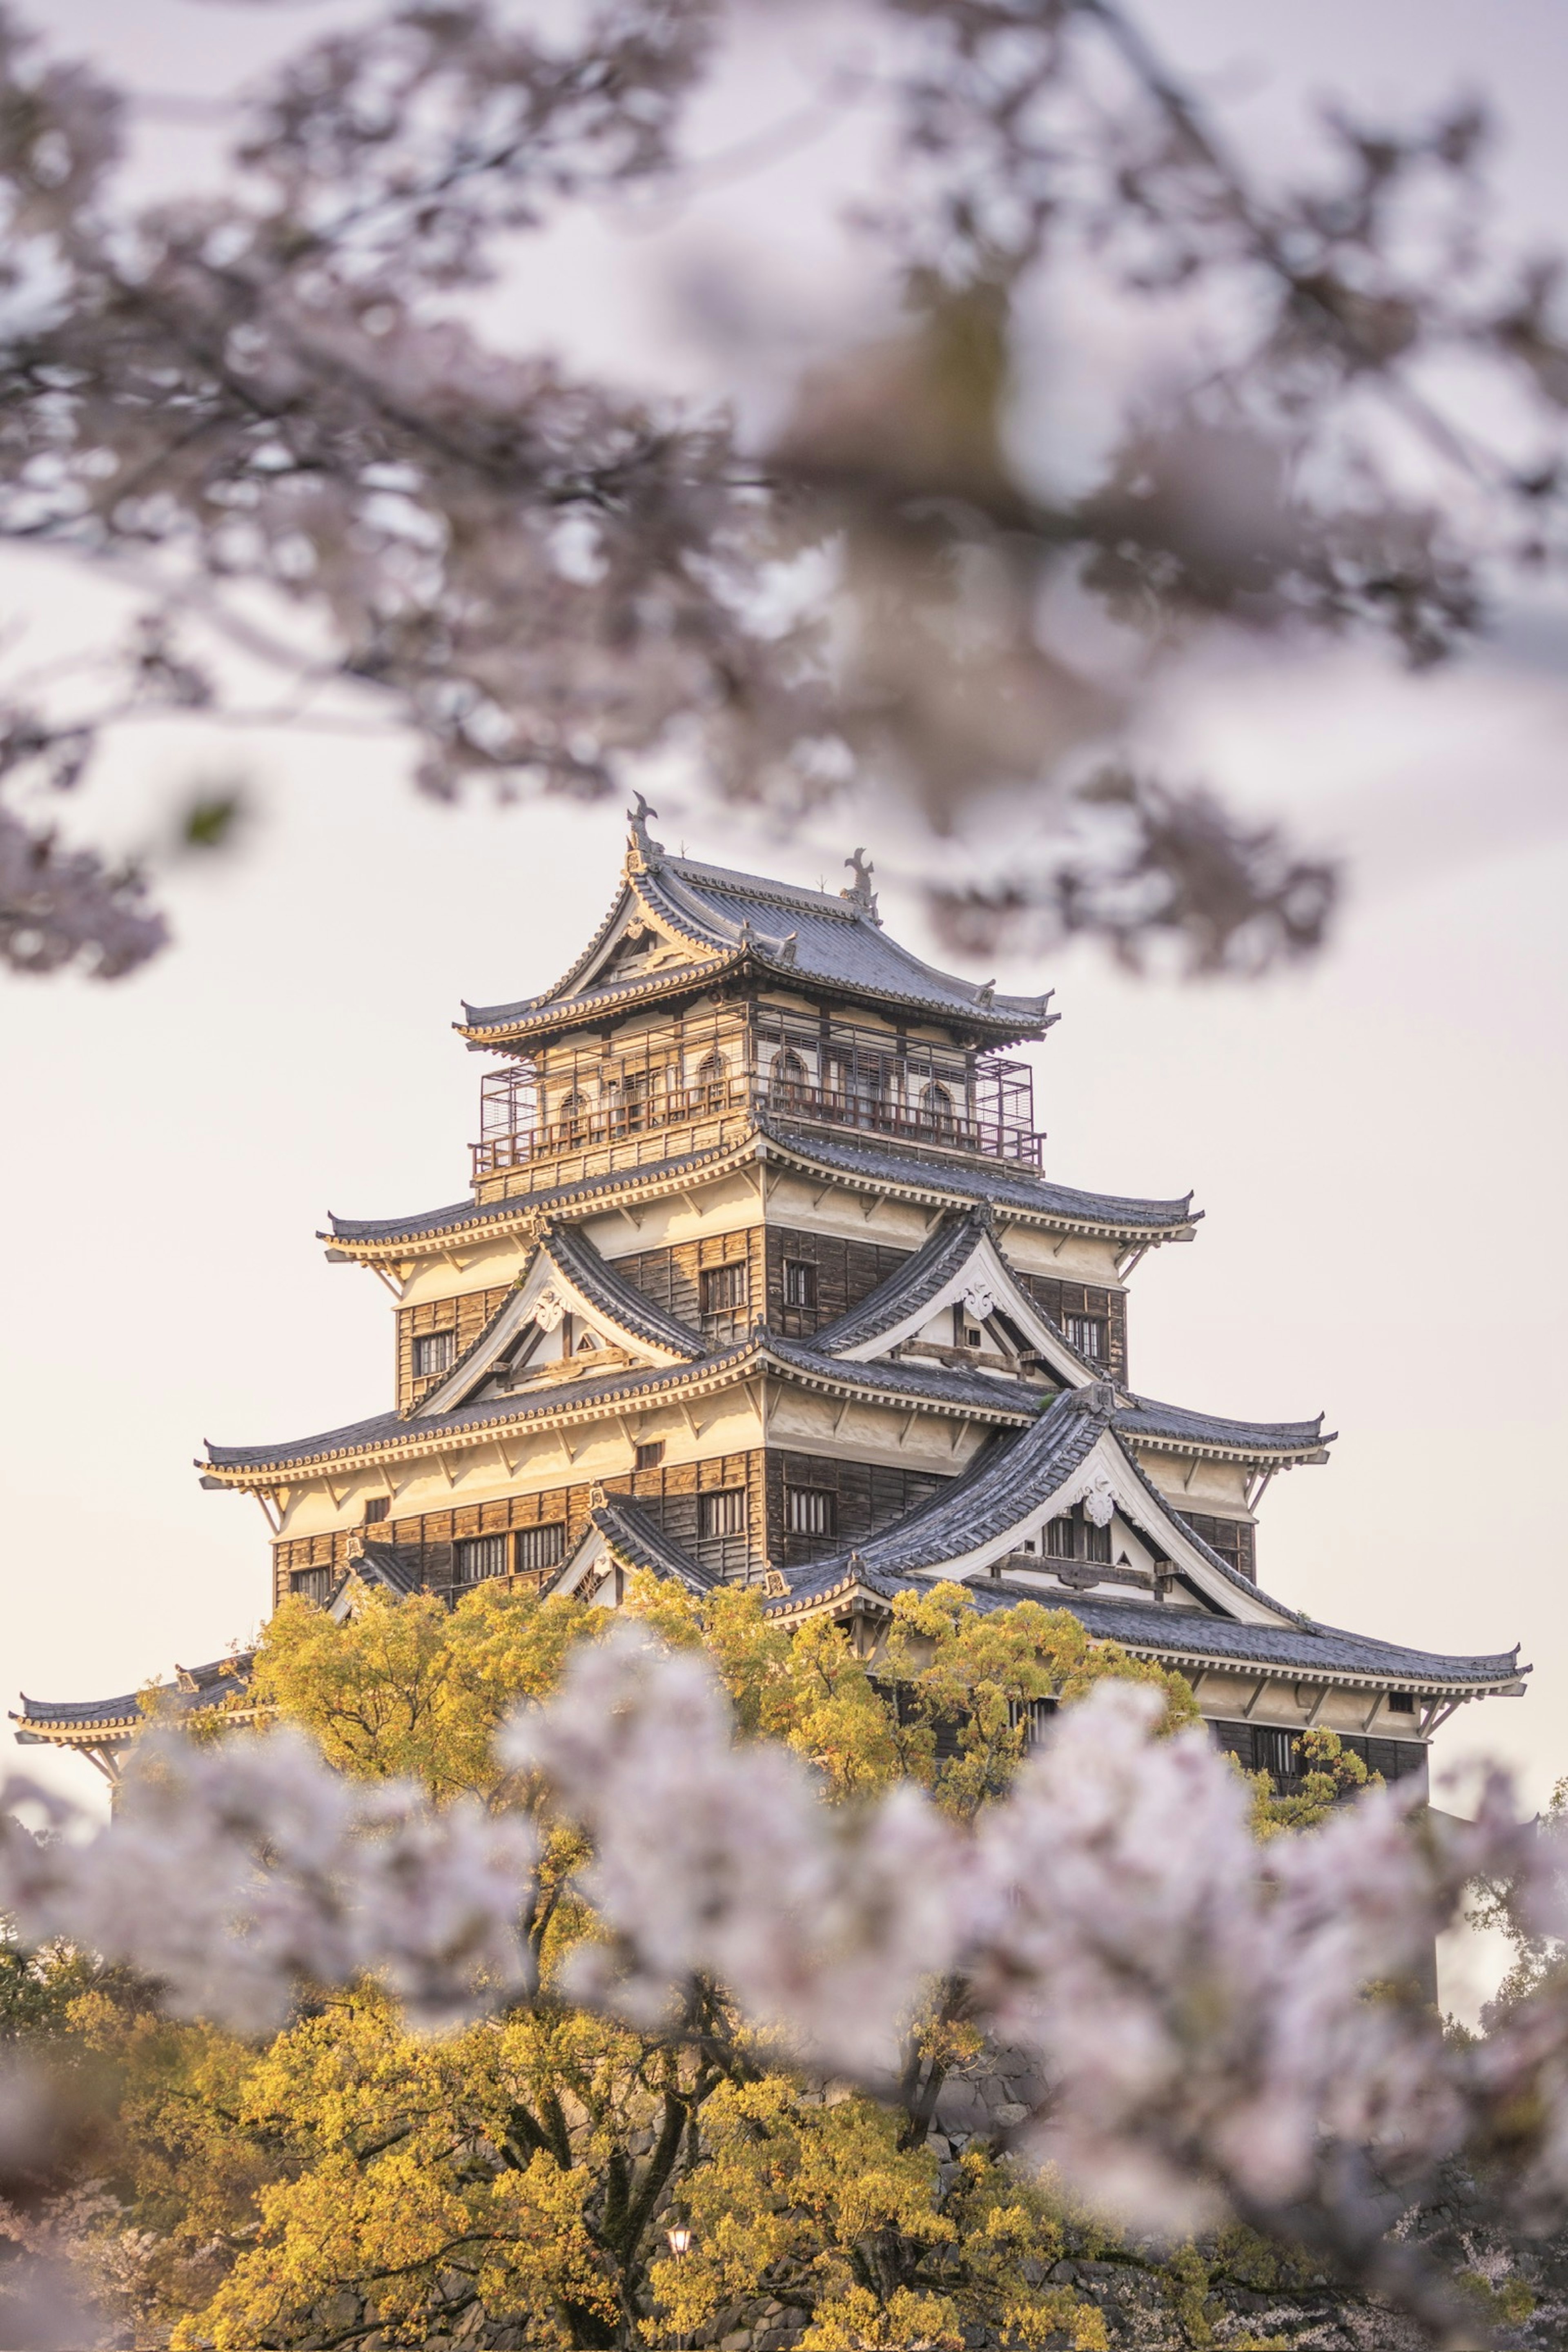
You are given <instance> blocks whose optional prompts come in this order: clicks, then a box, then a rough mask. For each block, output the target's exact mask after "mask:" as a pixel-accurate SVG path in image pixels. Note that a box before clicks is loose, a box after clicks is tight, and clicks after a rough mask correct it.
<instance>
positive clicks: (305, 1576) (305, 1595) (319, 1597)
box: [289, 1568, 332, 1609]
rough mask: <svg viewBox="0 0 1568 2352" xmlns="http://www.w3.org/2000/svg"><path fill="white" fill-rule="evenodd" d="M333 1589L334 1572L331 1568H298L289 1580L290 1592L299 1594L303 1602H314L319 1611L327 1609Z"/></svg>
mask: <svg viewBox="0 0 1568 2352" xmlns="http://www.w3.org/2000/svg"><path fill="white" fill-rule="evenodd" d="M331 1589H332V1571H331V1569H330V1568H297V1569H296V1570H294V1573H293V1575H292V1576H291V1577H290V1578H289V1591H290V1592H297V1593H298V1594H299V1595H300V1600H301V1601H314V1602H315V1604H316V1606H317V1608H318V1609H324V1608H325V1607H326V1605H327V1596H328V1595H329V1593H330V1592H331Z"/></svg>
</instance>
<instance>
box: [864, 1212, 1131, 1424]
mask: <svg viewBox="0 0 1568 2352" xmlns="http://www.w3.org/2000/svg"><path fill="white" fill-rule="evenodd" d="M960 1304H962V1305H963V1306H964V1307H965V1308H966V1311H967V1312H968V1313H969V1314H970V1315H971V1317H972V1318H973V1320H974V1321H975V1322H977V1323H978V1324H979V1325H980V1327H981V1328H982V1329H984V1328H985V1326H986V1324H987V1323H988V1322H989V1321H990V1320H991V1318H993V1317H994V1315H995V1314H996V1313H997V1312H998V1311H1000V1312H1001V1313H1002V1314H1004V1315H1005V1316H1006V1318H1007V1319H1008V1321H1009V1322H1010V1323H1011V1324H1013V1325H1014V1327H1015V1328H1016V1329H1017V1330H1018V1331H1020V1332H1021V1333H1022V1334H1023V1337H1024V1339H1025V1340H1026V1344H1027V1345H1028V1346H1029V1347H1031V1348H1034V1349H1037V1350H1038V1352H1039V1354H1040V1355H1041V1356H1042V1357H1043V1358H1044V1359H1045V1361H1046V1363H1047V1365H1048V1366H1049V1368H1050V1370H1051V1371H1052V1372H1053V1373H1054V1374H1055V1375H1056V1377H1057V1378H1058V1380H1059V1381H1061V1382H1062V1383H1063V1385H1064V1386H1065V1387H1067V1388H1075V1389H1076V1388H1085V1387H1087V1386H1088V1385H1089V1382H1090V1381H1096V1380H1103V1379H1104V1377H1105V1375H1104V1371H1103V1370H1102V1369H1100V1370H1097V1369H1096V1368H1095V1367H1094V1366H1092V1365H1089V1364H1086V1363H1084V1362H1083V1361H1082V1360H1081V1359H1080V1358H1079V1356H1078V1355H1077V1354H1076V1353H1075V1352H1074V1350H1073V1349H1071V1348H1069V1347H1068V1343H1067V1341H1066V1339H1064V1338H1063V1337H1062V1335H1061V1333H1060V1332H1059V1331H1058V1329H1057V1328H1056V1326H1055V1324H1054V1323H1052V1322H1051V1321H1050V1320H1049V1318H1047V1317H1046V1316H1044V1315H1042V1314H1041V1312H1040V1310H1039V1308H1038V1307H1037V1306H1036V1305H1035V1302H1034V1300H1033V1299H1032V1298H1031V1297H1029V1295H1028V1293H1027V1291H1026V1290H1025V1288H1024V1286H1023V1285H1022V1284H1021V1283H1020V1282H1019V1280H1018V1278H1017V1276H1016V1275H1015V1273H1014V1272H1013V1269H1012V1267H1011V1266H1010V1265H1008V1263H1007V1261H1006V1259H1005V1257H1004V1256H1003V1255H1002V1253H1001V1251H1000V1250H999V1249H998V1248H997V1246H996V1244H995V1242H994V1240H993V1239H992V1237H991V1235H990V1234H988V1233H987V1232H986V1231H985V1230H984V1227H983V1226H978V1225H977V1226H976V1227H975V1229H974V1240H973V1247H972V1248H971V1249H970V1250H968V1251H967V1252H966V1253H965V1255H964V1256H963V1260H962V1262H961V1263H960V1264H959V1265H957V1266H956V1267H955V1268H954V1269H953V1271H952V1273H951V1274H950V1275H949V1276H948V1277H947V1279H946V1281H945V1282H944V1283H943V1284H942V1286H941V1288H940V1289H939V1290H936V1291H933V1292H932V1294H931V1297H929V1298H928V1299H926V1300H924V1301H923V1302H922V1304H921V1306H919V1307H915V1308H913V1309H911V1311H910V1313H909V1314H908V1315H907V1316H905V1317H904V1318H903V1320H902V1321H901V1322H899V1323H895V1324H893V1325H891V1326H890V1327H889V1329H887V1330H886V1331H879V1332H878V1333H877V1335H876V1337H875V1338H874V1339H860V1340H857V1341H854V1342H852V1344H851V1345H850V1346H848V1347H847V1348H835V1349H834V1350H833V1352H834V1354H835V1355H836V1356H838V1357H840V1358H842V1360H844V1361H845V1362H846V1363H858V1364H868V1363H875V1362H876V1361H877V1360H879V1358H885V1357H888V1356H890V1355H891V1354H892V1352H893V1350H894V1349H895V1348H898V1347H900V1346H902V1344H903V1343H904V1341H905V1340H906V1339H931V1340H935V1341H936V1342H938V1343H939V1344H943V1343H946V1342H948V1341H951V1339H952V1309H953V1307H956V1306H959V1305H960ZM999 1339H1000V1335H998V1340H999Z"/></svg>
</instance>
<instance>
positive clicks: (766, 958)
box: [458, 802, 1056, 1201]
mask: <svg viewBox="0 0 1568 2352" xmlns="http://www.w3.org/2000/svg"><path fill="white" fill-rule="evenodd" d="M653 814H657V812H655V811H652V810H647V809H646V808H644V807H643V806H642V804H641V803H640V802H639V810H638V814H637V816H636V817H635V819H634V821H633V825H632V833H631V839H630V842H629V844H628V847H627V853H626V865H625V867H624V869H623V874H622V879H621V886H620V889H619V891H618V892H617V894H616V900H615V903H614V905H613V906H612V907H611V908H610V911H609V913H608V914H607V915H606V917H605V920H604V922H603V923H602V924H601V925H600V927H599V929H598V931H597V932H596V933H595V937H594V938H593V940H591V941H590V942H589V944H588V947H587V948H586V950H584V953H583V955H582V956H580V957H579V958H578V960H577V961H576V963H575V964H574V966H573V967H572V969H571V971H568V972H567V973H565V974H564V976H563V978H562V979H561V980H560V981H558V982H556V984H555V985H554V987H552V988H550V989H547V990H546V991H545V992H543V993H542V995H539V996H533V997H526V998H523V999H521V1000H520V1001H519V1002H518V1003H512V1004H487V1005H466V1006H465V1008H464V1011H465V1016H466V1017H465V1019H464V1020H463V1021H462V1022H461V1023H459V1024H458V1027H459V1030H460V1033H461V1034H462V1035H463V1036H464V1037H466V1038H467V1040H468V1045H469V1046H470V1048H471V1049H472V1050H474V1051H476V1052H481V1053H489V1054H494V1055H499V1056H500V1057H501V1061H500V1066H499V1067H498V1068H497V1069H496V1070H495V1071H494V1072H493V1073H492V1074H491V1075H490V1076H487V1078H486V1079H485V1081H484V1083H483V1086H482V1087H481V1091H480V1131H479V1140H478V1142H477V1143H476V1144H475V1145H474V1147H473V1180H474V1187H475V1191H476V1192H477V1194H478V1196H479V1200H480V1201H491V1200H496V1199H499V1198H503V1197H507V1196H510V1195H514V1194H519V1193H533V1192H550V1191H553V1190H555V1189H556V1188H557V1187H559V1186H560V1185H561V1184H563V1182H570V1181H581V1180H582V1179H585V1178H591V1177H594V1176H598V1175H609V1174H612V1173H614V1172H616V1171H620V1170H623V1169H630V1168H636V1167H641V1166H647V1165H650V1164H653V1163H655V1162H658V1161H660V1160H669V1159H675V1158H679V1157H681V1156H683V1155H684V1154H686V1153H689V1152H700V1151H705V1150H710V1149H711V1148H713V1147H714V1146H721V1145H722V1144H723V1143H724V1142H726V1141H727V1140H729V1139H731V1130H733V1133H734V1134H735V1135H736V1136H737V1137H738V1135H739V1134H740V1132H741V1130H742V1129H743V1128H744V1127H746V1126H747V1125H748V1124H749V1123H750V1122H751V1121H752V1119H753V1118H755V1117H756V1116H757V1115H758V1114H759V1113H761V1114H764V1115H768V1114H771V1115H772V1116H773V1117H775V1118H785V1119H787V1120H789V1121H790V1122H791V1124H793V1125H802V1124H804V1125H806V1126H810V1127H820V1128H825V1129H830V1130H842V1129H853V1130H857V1131H858V1132H860V1133H861V1134H865V1135H869V1136H875V1137H881V1138H885V1139H890V1140H892V1141H894V1142H897V1143H900V1144H902V1145H905V1146H910V1145H912V1146H914V1147H916V1148H917V1149H918V1150H921V1151H922V1152H929V1153H931V1154H933V1155H936V1156H938V1157H940V1158H942V1159H950V1160H956V1161H971V1162H973V1161H974V1160H981V1161H993V1162H994V1161H996V1160H1002V1161H1005V1162H1010V1163H1012V1164H1013V1165H1014V1166H1016V1167H1017V1168H1020V1169H1037V1168H1038V1166H1039V1163H1040V1146H1041V1141H1042V1138H1041V1136H1040V1133H1039V1131H1038V1129H1037V1128H1036V1125H1035V1109H1034V1081H1033V1074H1032V1072H1031V1070H1030V1068H1029V1066H1028V1064H1027V1063H1026V1062H1025V1061H1022V1060H1019V1059H1017V1058H1016V1057H1015V1056H1014V1055H1011V1054H1009V1052H1008V1050H1007V1049H1008V1048H1009V1047H1013V1046H1016V1045H1019V1044H1021V1043H1024V1042H1033V1041H1035V1040H1037V1039H1039V1038H1041V1037H1043V1036H1044V1035H1045V1034H1046V1031H1047V1029H1048V1028H1049V1027H1050V1025H1051V1024H1052V1022H1053V1021H1054V1020H1055V1018H1056V1015H1055V1014H1054V1013H1051V1011H1050V1010H1049V997H1048V996H1043V997H1015V996H1005V995H999V994H998V993H997V992H996V989H995V986H994V982H981V983H978V984H977V983H976V982H973V981H965V980H959V979H955V978H954V977H953V976H952V974H950V973H947V972H942V971H936V970H934V969H933V968H932V967H931V965H929V964H926V963H923V962H922V961H921V960H920V958H919V957H918V956H915V955H913V954H911V953H910V950H908V949H906V948H903V947H900V945H899V944H898V942H897V941H896V940H892V939H889V936H888V934H887V932H886V931H885V930H884V929H883V928H882V923H881V918H880V916H879V913H878V909H877V899H876V896H875V893H874V892H873V890H872V888H871V879H870V876H871V869H870V868H869V866H867V865H866V864H865V862H864V861H863V859H862V857H861V854H860V852H859V851H857V852H856V854H855V856H854V857H853V858H852V859H848V860H847V861H846V863H847V865H849V866H851V867H852V868H853V872H854V880H853V882H852V883H851V885H850V887H848V888H847V889H845V890H843V891H841V892H839V893H838V894H837V896H835V895H833V894H831V893H829V892H827V891H826V890H810V889H802V888H798V887H795V886H794V885H792V884H789V883H784V882H775V881H770V880H764V879H763V878H762V877H757V876H752V875H746V874H735V873H731V872H728V871H726V870H725V869H724V868H722V867H718V866H707V865H703V864H701V863H700V862H699V861H697V860H695V859H692V858H686V857H672V856H669V855H668V852H667V851H666V850H665V848H664V847H663V845H662V844H661V843H659V842H658V841H655V840H654V839H653V838H652V836H651V835H650V834H649V832H648V829H647V818H648V816H650V815H653Z"/></svg>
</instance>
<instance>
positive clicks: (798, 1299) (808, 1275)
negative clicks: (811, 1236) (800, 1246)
mask: <svg viewBox="0 0 1568 2352" xmlns="http://www.w3.org/2000/svg"><path fill="white" fill-rule="evenodd" d="M784 1305H785V1306H786V1307H815V1306H816V1267H815V1266H814V1265H812V1264H811V1263H810V1261H809V1260H808V1259H806V1258H804V1257H786V1258H785V1260H784Z"/></svg>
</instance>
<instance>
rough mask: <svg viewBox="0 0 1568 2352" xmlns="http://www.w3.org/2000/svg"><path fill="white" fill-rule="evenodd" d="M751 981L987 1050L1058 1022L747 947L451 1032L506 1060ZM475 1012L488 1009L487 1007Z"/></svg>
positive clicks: (1054, 1016) (1036, 1035) (1051, 1016)
mask: <svg viewBox="0 0 1568 2352" xmlns="http://www.w3.org/2000/svg"><path fill="white" fill-rule="evenodd" d="M753 978H760V979H765V980H768V981H770V982H773V983H774V984H775V985H777V986H780V987H783V988H787V989H791V990H794V991H795V992H797V993H799V994H801V995H803V996H814V995H826V996H833V997H837V998H839V999H841V1000H843V1001H845V1002H850V1001H853V1002H856V1003H868V1004H885V1005H887V1006H889V1008H891V1009H892V1010H893V1011H895V1012H900V1013H922V1014H923V1015H925V1017H926V1018H927V1019H929V1020H931V1021H937V1022H945V1023H946V1024H947V1025H948V1026H949V1027H950V1028H964V1027H970V1028H973V1030H974V1031H975V1033H976V1034H977V1035H981V1036H984V1038H985V1039H986V1040H987V1042H988V1043H990V1044H991V1045H1007V1044H1010V1043H1013V1042H1016V1041H1019V1040H1022V1039H1025V1038H1027V1039H1030V1040H1032V1041H1037V1040H1038V1039H1040V1038H1042V1037H1043V1036H1044V1035H1045V1034H1046V1032H1047V1030H1048V1029H1050V1028H1052V1027H1053V1026H1054V1025H1055V1024H1056V1023H1057V1022H1058V1020H1059V1019H1060V1018H1061V1015H1060V1014H1059V1013H1046V1014H1044V1015H1043V1016H1037V1017H1036V1018H1034V1019H1030V1018H1027V1017H1026V1016H1025V1015H1023V1014H1022V1013H1020V1012H1019V1011H1018V1010H1017V1009H1016V1008H1009V1007H1005V1006H1004V1007H994V1006H991V1005H987V1004H963V1003H961V1004H954V1003H952V1002H950V1001H949V1000H948V999H946V998H944V997H940V996H920V995H916V994H914V993H912V992H908V991H904V990H900V989H891V988H881V987H878V986H877V985H876V984H875V983H874V982H868V981H865V982H863V981H848V980H840V979H837V978H836V977H835V976H834V975H833V974H831V973H829V972H822V971H814V970H813V969H812V968H811V966H810V965H808V964H796V963H787V962H785V961H784V958H783V957H782V956H770V955H768V954H766V953H765V952H764V951H763V950H760V949H758V948H757V947H756V946H755V945H754V944H753V945H749V946H747V947H743V948H731V949H728V950H721V951H718V952H715V953H714V955H713V961H711V962H710V963H706V964H702V965H699V966H696V967H693V966H691V965H689V964H686V965H679V966H677V968H676V969H675V970H674V971H668V972H650V973H649V974H648V975H647V978H646V979H643V980H632V981H626V982H623V983H622V984H621V986H620V987H618V988H605V989H596V990H595V991H593V992H590V993H588V994H584V995H583V996H580V997H571V996H565V997H560V998H557V999H553V1000H552V1001H550V1002H548V1003H539V1004H538V1005H537V1006H536V1007H534V1008H532V1009H531V1010H530V1011H528V1012H526V1013H519V1014H517V1015H516V1016H515V1017H509V1018H506V1019H503V1020H497V1021H490V1022H485V1021H478V1022H476V1021H468V1022H462V1021H455V1022H454V1023H453V1024H452V1026H453V1027H454V1029H456V1030H457V1032H458V1035H459V1036H461V1037H464V1038H466V1039H467V1040H468V1045H470V1046H471V1047H472V1048H473V1049H474V1051H475V1052H497V1053H506V1052H511V1051H515V1050H521V1048H522V1047H524V1046H526V1045H528V1044H529V1043H530V1041H531V1040H532V1039H535V1038H538V1037H541V1036H543V1035H545V1034H549V1033H551V1032H552V1031H557V1030H560V1029H562V1028H566V1027H575V1026H577V1025H579V1024H587V1023H591V1022H595V1021H600V1020H603V1018H604V1017H605V1014H606V1013H620V1012H624V1011H626V1010H628V1009H631V1008H634V1007H636V1006H638V1005H643V1004H650V1003H659V1002H661V1001H662V1000H665V999H667V998H670V997H675V996H681V995H702V994H704V993H705V992H707V991H708V990H709V989H710V988H711V987H712V986H713V985H714V983H715V982H720V981H724V980H731V979H753ZM478 1009H479V1011H481V1012H489V1011H490V1010H492V1008H491V1007H489V1006H481V1007H479V1008H478Z"/></svg>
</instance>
